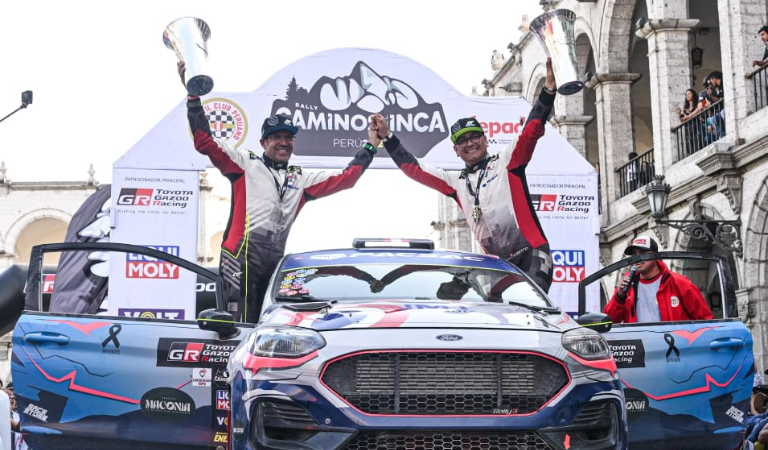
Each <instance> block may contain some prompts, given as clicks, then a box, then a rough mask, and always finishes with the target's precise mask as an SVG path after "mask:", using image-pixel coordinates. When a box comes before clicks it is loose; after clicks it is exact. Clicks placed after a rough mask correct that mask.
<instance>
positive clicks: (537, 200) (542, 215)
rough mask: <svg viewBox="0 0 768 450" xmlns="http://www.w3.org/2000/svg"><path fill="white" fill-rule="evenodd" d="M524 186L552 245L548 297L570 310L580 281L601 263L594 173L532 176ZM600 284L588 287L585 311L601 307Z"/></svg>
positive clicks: (575, 308) (575, 306) (574, 308)
mask: <svg viewBox="0 0 768 450" xmlns="http://www.w3.org/2000/svg"><path fill="white" fill-rule="evenodd" d="M539 145H541V144H539ZM538 150H539V148H538V147H537V149H536V151H537V152H538ZM528 188H529V190H530V192H531V200H532V201H533V208H534V210H536V215H537V216H538V218H539V222H540V223H541V226H542V227H543V228H544V233H546V235H547V239H549V246H550V249H551V250H552V286H551V287H550V289H549V296H550V298H551V299H552V301H553V302H554V303H555V304H556V305H558V306H560V307H562V308H563V309H564V310H565V311H567V312H569V313H572V314H573V315H575V314H576V313H577V311H578V309H579V305H578V295H579V282H580V281H581V280H583V279H584V278H585V277H586V276H587V275H589V274H591V273H594V272H595V271H597V270H598V269H599V268H600V252H599V237H598V233H599V231H600V216H599V211H598V198H597V174H596V173H594V174H592V175H586V176H585V175H582V176H572V175H566V174H565V173H564V174H563V175H551V176H545V175H533V176H530V177H528ZM599 289H600V283H592V284H591V285H589V286H587V292H586V295H587V311H600V290H599Z"/></svg>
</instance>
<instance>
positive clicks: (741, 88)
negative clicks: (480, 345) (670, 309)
mask: <svg viewBox="0 0 768 450" xmlns="http://www.w3.org/2000/svg"><path fill="white" fill-rule="evenodd" d="M541 4H542V8H543V9H544V10H545V11H549V10H551V9H569V10H572V11H574V12H575V13H576V19H575V21H574V22H573V29H574V37H575V47H576V58H577V66H578V73H580V74H583V75H581V76H582V81H585V84H586V87H585V88H584V89H583V90H582V91H581V92H579V93H578V94H575V95H570V96H563V95H558V97H557V99H556V102H555V109H554V112H553V115H552V118H551V123H552V125H553V126H554V127H555V128H556V129H557V130H559V132H560V133H561V134H562V135H563V136H565V137H566V138H567V139H568V140H569V142H570V143H571V144H572V145H573V146H574V147H576V149H578V150H579V152H580V153H581V154H582V155H583V156H584V157H585V158H586V159H587V160H589V162H590V163H592V164H593V165H596V164H598V163H599V167H600V168H601V170H600V186H601V187H600V197H601V199H600V207H601V215H600V224H601V229H600V254H601V265H603V266H604V265H606V264H609V263H612V262H615V261H617V260H619V259H621V258H622V251H623V249H624V248H625V246H626V245H627V242H628V241H629V240H630V239H631V238H632V237H634V236H637V235H640V234H645V233H650V234H651V235H652V236H653V237H655V238H656V239H657V241H658V242H659V244H660V246H661V247H662V249H663V250H683V251H699V252H706V253H719V254H722V255H724V256H726V257H727V258H728V259H729V262H730V265H731V271H732V272H733V274H734V279H735V280H734V281H735V283H736V287H737V297H738V299H739V312H740V315H741V318H742V320H744V321H745V323H746V324H747V325H748V327H750V329H751V330H752V335H753V337H754V353H755V358H756V363H757V366H758V369H760V368H762V369H765V368H766V367H767V366H768V333H767V332H766V331H768V330H766V326H768V302H766V299H767V298H768V232H767V231H768V228H767V227H766V215H767V214H768V152H766V149H767V147H768V108H766V106H768V88H767V86H766V70H765V69H762V70H761V69H759V68H758V69H754V68H753V66H752V62H753V61H754V60H756V59H757V60H759V59H762V56H763V52H764V49H765V47H764V45H763V43H762V42H761V41H760V39H759V37H758V30H759V29H760V27H761V26H762V25H764V24H765V23H768V19H766V14H767V13H768V2H767V1H766V0H696V1H693V0H689V1H685V0H669V1H666V2H658V1H652V0H541ZM534 22H535V20H532V21H531V25H530V26H531V28H532V29H533V28H534ZM525 25H526V26H527V24H525ZM508 51H509V54H508V55H507V57H506V58H505V64H504V66H503V67H502V68H501V69H499V70H497V71H495V72H494V73H493V76H492V77H491V78H486V79H485V80H483V81H484V87H485V92H484V93H481V95H487V96H502V95H512V96H523V97H525V98H526V99H527V100H528V101H529V102H531V103H532V102H533V101H534V99H535V97H536V96H537V95H538V92H539V90H540V89H541V86H542V85H543V83H544V76H545V67H544V62H545V58H546V56H545V53H544V47H543V46H542V45H540V43H539V42H538V41H537V39H536V38H535V36H534V34H533V30H531V31H529V32H528V33H525V34H524V35H523V36H522V37H521V38H520V40H519V42H517V43H510V44H509V47H508ZM713 72H722V84H721V88H722V92H723V100H721V101H714V102H709V103H708V104H707V106H706V108H704V109H703V110H700V111H699V112H698V113H697V114H695V115H694V116H693V117H692V118H690V119H688V120H685V121H683V122H682V123H681V119H680V117H679V116H678V113H677V112H676V106H682V104H683V101H684V99H685V92H686V90H687V89H689V88H692V89H694V90H695V92H697V93H699V92H700V91H702V90H704V82H705V80H707V79H708V78H714V77H710V74H712V73H713ZM559 81H561V80H559ZM640 167H646V168H647V169H648V170H647V171H645V172H644V173H645V174H646V175H650V174H654V175H656V176H661V175H663V176H664V179H663V180H654V179H653V178H652V177H650V176H648V177H647V178H640V177H639V174H640V173H641V172H639V168H640ZM651 181H652V182H653V183H654V184H655V183H656V182H661V183H667V184H668V185H669V186H670V187H671V190H670V191H669V196H668V202H667V205H666V210H665V212H666V215H665V216H663V217H661V219H663V220H667V221H668V220H674V221H677V220H696V221H702V223H704V224H705V226H706V228H707V230H708V231H709V232H710V233H712V234H713V235H715V234H716V232H717V229H716V225H717V223H724V222H727V223H733V224H735V227H734V228H733V229H731V230H730V233H724V234H722V235H719V236H720V237H722V238H723V239H722V241H720V245H718V244H713V243H712V242H711V241H706V240H703V239H698V238H694V237H692V236H690V235H689V234H690V233H689V234H686V233H684V232H683V231H681V230H679V229H677V228H674V227H672V226H669V225H664V224H660V223H657V222H656V219H654V218H653V217H652V216H651V214H650V213H651V211H650V206H649V202H648V199H647V194H646V187H645V186H644V185H645V184H649V182H651ZM452 208H453V207H452V206H449V205H448V204H445V205H443V207H441V209H440V211H441V215H442V216H441V218H440V219H439V220H438V221H436V222H435V224H434V226H435V227H436V229H439V230H440V232H441V235H442V236H443V238H444V239H445V240H447V241H451V240H454V241H457V242H458V241H463V240H464V239H462V238H461V236H463V235H464V233H465V230H464V228H463V226H465V225H466V224H462V223H461V221H458V222H457V221H456V215H455V213H454V212H452ZM704 221H710V222H704ZM726 230H727V229H726ZM473 245H474V244H473ZM606 287H607V288H608V289H611V290H612V288H613V286H606ZM761 372H762V370H761Z"/></svg>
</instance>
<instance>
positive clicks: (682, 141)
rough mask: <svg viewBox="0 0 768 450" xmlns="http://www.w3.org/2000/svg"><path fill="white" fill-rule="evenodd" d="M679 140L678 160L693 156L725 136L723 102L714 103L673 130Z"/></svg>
mask: <svg viewBox="0 0 768 450" xmlns="http://www.w3.org/2000/svg"><path fill="white" fill-rule="evenodd" d="M672 131H673V132H674V133H675V138H676V140H677V160H678V161H679V160H681V159H683V158H686V157H688V156H691V155H693V154H694V153H696V152H698V151H699V150H701V149H702V148H704V147H706V146H707V145H709V144H711V143H713V142H715V141H717V140H719V139H721V138H722V137H723V136H725V109H724V104H723V101H722V100H720V101H718V102H715V103H712V104H711V105H709V106H708V107H706V108H704V109H702V110H701V111H700V112H699V113H697V114H696V115H695V116H693V117H690V118H689V119H688V120H686V121H685V122H683V123H681V124H680V125H678V126H676V127H674V128H672Z"/></svg>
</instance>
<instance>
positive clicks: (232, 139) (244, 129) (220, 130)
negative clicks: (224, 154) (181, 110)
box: [203, 98, 248, 148]
mask: <svg viewBox="0 0 768 450" xmlns="http://www.w3.org/2000/svg"><path fill="white" fill-rule="evenodd" d="M203 112H204V113H205V116H206V117H208V122H209V123H210V126H211V135H213V137H214V138H217V139H223V140H225V141H226V142H227V143H228V144H229V145H231V146H232V147H235V148H237V147H239V146H240V144H242V143H243V142H245V138H246V136H247V135H248V118H247V117H246V115H245V111H243V109H242V108H241V107H240V106H239V105H238V104H237V103H235V102H233V101H232V100H227V99H225V98H211V99H208V100H206V101H204V102H203Z"/></svg>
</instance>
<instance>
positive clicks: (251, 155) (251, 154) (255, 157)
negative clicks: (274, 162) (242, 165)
mask: <svg viewBox="0 0 768 450" xmlns="http://www.w3.org/2000/svg"><path fill="white" fill-rule="evenodd" d="M248 157H249V158H250V159H261V158H259V156H258V155H256V153H253V152H252V151H250V150H248Z"/></svg>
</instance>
